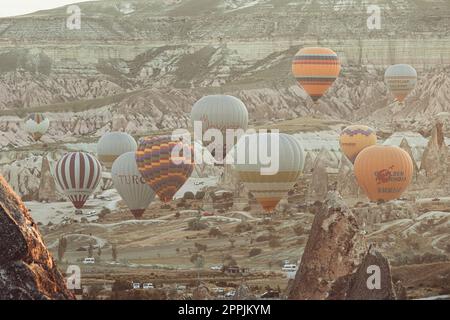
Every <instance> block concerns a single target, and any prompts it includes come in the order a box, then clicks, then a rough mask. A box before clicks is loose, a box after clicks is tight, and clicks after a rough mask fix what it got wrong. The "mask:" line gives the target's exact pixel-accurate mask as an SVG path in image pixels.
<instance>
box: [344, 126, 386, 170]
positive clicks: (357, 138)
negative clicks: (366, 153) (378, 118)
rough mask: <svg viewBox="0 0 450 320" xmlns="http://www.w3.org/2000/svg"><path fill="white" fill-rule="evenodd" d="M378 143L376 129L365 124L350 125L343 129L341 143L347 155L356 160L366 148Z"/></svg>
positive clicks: (352, 160)
mask: <svg viewBox="0 0 450 320" xmlns="http://www.w3.org/2000/svg"><path fill="white" fill-rule="evenodd" d="M376 143H377V135H376V133H375V131H374V130H373V129H372V128H370V127H368V126H363V125H353V126H348V127H347V128H345V129H344V130H342V133H341V136H340V139H339V144H340V145H341V150H342V152H343V153H344V154H345V156H346V157H347V158H348V159H349V160H350V161H351V162H352V163H354V162H355V159H356V156H357V155H358V154H359V153H360V152H361V151H362V150H363V149H364V148H367V147H369V146H372V145H374V144H376Z"/></svg>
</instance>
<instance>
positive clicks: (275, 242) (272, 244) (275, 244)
mask: <svg viewBox="0 0 450 320" xmlns="http://www.w3.org/2000/svg"><path fill="white" fill-rule="evenodd" d="M279 246H281V243H280V240H278V238H275V237H273V238H272V239H270V240H269V247H271V248H276V247H279Z"/></svg>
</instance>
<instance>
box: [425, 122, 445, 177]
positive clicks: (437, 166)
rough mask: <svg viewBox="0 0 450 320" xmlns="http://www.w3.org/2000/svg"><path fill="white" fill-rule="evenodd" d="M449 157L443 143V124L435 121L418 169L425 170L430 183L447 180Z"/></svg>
mask: <svg viewBox="0 0 450 320" xmlns="http://www.w3.org/2000/svg"><path fill="white" fill-rule="evenodd" d="M449 159H450V152H449V147H448V146H447V145H446V144H445V139H444V132H443V124H442V123H440V122H437V123H436V125H435V126H434V128H433V130H432V133H431V137H430V140H429V141H428V145H427V147H426V149H425V151H424V153H423V156H422V161H421V164H420V169H421V170H425V173H426V176H427V179H428V181H429V182H430V183H434V184H441V183H442V182H445V181H444V180H447V173H448V171H449Z"/></svg>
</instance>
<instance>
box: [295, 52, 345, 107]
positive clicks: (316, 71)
mask: <svg viewBox="0 0 450 320" xmlns="http://www.w3.org/2000/svg"><path fill="white" fill-rule="evenodd" d="M340 72H341V64H340V62H339V57H338V56H337V54H336V53H335V52H334V51H333V50H331V49H328V48H303V49H301V50H300V51H299V52H298V53H297V54H296V55H295V57H294V61H293V62H292V73H293V74H294V76H295V79H296V80H297V82H298V84H299V86H300V87H303V89H305V91H306V92H307V93H308V94H309V96H310V97H311V99H312V100H313V101H314V102H316V101H318V100H319V99H320V98H321V97H322V96H323V95H324V94H325V92H326V91H327V90H328V88H330V87H331V85H332V84H333V83H334V81H335V80H336V79H337V77H338V76H339V73H340Z"/></svg>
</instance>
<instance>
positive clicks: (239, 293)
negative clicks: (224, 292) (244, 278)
mask: <svg viewBox="0 0 450 320" xmlns="http://www.w3.org/2000/svg"><path fill="white" fill-rule="evenodd" d="M255 298H256V296H255V295H254V294H253V293H252V291H251V289H250V287H249V286H248V285H247V284H246V283H245V282H243V283H241V284H240V285H239V287H238V288H237V289H236V293H235V294H234V297H233V299H234V300H253V299H255Z"/></svg>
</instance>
